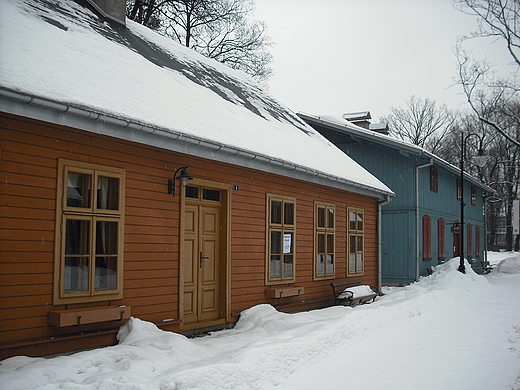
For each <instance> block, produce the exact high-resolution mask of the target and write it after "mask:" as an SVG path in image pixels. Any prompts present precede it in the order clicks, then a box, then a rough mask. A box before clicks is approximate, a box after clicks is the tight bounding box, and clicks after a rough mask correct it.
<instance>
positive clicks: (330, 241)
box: [314, 203, 335, 278]
mask: <svg viewBox="0 0 520 390" xmlns="http://www.w3.org/2000/svg"><path fill="white" fill-rule="evenodd" d="M314 226H315V235H314V259H315V264H314V276H315V277H316V278H327V277H333V276H334V262H335V254H334V246H335V245H334V241H335V238H334V237H335V207H334V205H331V204H323V203H315V204H314Z"/></svg>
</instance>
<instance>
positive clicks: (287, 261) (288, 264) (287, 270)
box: [283, 255, 294, 278]
mask: <svg viewBox="0 0 520 390" xmlns="http://www.w3.org/2000/svg"><path fill="white" fill-rule="evenodd" d="M293 257H294V256H293V255H284V256H283V276H284V278H290V277H292V276H293Z"/></svg>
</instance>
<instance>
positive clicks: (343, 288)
mask: <svg viewBox="0 0 520 390" xmlns="http://www.w3.org/2000/svg"><path fill="white" fill-rule="evenodd" d="M330 286H331V287H332V291H333V293H334V304H335V305H347V306H356V305H360V304H364V303H368V302H370V301H372V302H373V301H375V299H376V296H377V292H376V291H375V290H374V288H373V287H370V286H366V287H367V288H366V289H365V290H368V291H364V292H363V293H362V295H359V293H358V292H357V291H355V290H356V289H357V287H361V286H364V285H363V282H362V281H361V279H347V280H343V281H340V282H333V283H331V284H330ZM349 288H350V289H351V291H349ZM358 290H359V289H358Z"/></svg>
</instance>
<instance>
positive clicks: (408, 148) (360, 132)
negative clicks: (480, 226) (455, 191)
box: [297, 112, 495, 194]
mask: <svg viewBox="0 0 520 390" xmlns="http://www.w3.org/2000/svg"><path fill="white" fill-rule="evenodd" d="M297 115H298V116H299V117H300V118H301V119H303V120H304V121H305V122H307V123H309V124H316V125H320V126H323V127H328V128H330V129H333V130H336V131H339V132H342V133H345V134H349V135H351V136H353V137H354V138H356V139H366V140H369V141H371V142H374V143H378V144H381V145H385V146H388V147H391V148H394V149H398V150H399V152H400V153H401V154H403V155H410V154H413V155H419V156H421V157H424V158H425V159H427V160H432V161H433V162H434V163H435V164H436V165H438V166H440V167H442V168H445V169H446V170H448V171H451V172H453V173H455V174H457V175H459V176H460V168H458V167H456V166H455V165H453V164H450V163H449V162H447V161H445V160H443V159H442V158H440V157H438V156H436V155H435V154H433V153H431V152H428V151H427V150H425V149H423V148H421V147H419V146H417V145H413V144H409V143H406V142H404V141H400V140H398V139H395V138H392V137H389V136H387V135H384V134H380V133H377V132H374V131H371V130H366V129H363V128H361V127H359V126H356V125H353V124H351V123H348V122H347V123H345V124H342V123H336V122H333V121H330V120H328V119H326V118H322V117H319V116H313V115H309V114H304V113H301V112H299V113H298V114H297ZM464 180H467V181H469V182H471V183H473V184H475V185H476V186H478V187H480V188H481V189H482V190H483V191H484V192H487V193H490V194H493V193H495V190H493V189H492V188H491V187H489V186H487V185H485V184H483V183H482V182H480V181H479V180H478V179H476V178H474V177H473V176H471V175H469V174H468V173H466V172H464Z"/></svg>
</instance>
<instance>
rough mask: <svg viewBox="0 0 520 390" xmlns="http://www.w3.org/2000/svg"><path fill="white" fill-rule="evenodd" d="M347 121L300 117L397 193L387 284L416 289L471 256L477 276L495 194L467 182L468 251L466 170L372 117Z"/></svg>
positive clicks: (386, 227)
mask: <svg viewBox="0 0 520 390" xmlns="http://www.w3.org/2000/svg"><path fill="white" fill-rule="evenodd" d="M357 114H358V115H350V116H349V114H345V115H344V116H343V117H341V118H334V117H329V116H326V117H323V116H321V117H318V116H312V115H307V114H303V113H300V114H298V115H299V116H300V117H301V118H302V119H303V120H304V121H306V122H307V123H308V124H309V125H311V126H312V127H313V128H315V129H316V130H317V131H318V132H320V133H321V134H322V135H324V136H325V137H326V138H328V139H329V140H330V141H332V142H333V143H334V144H335V145H336V146H338V147H339V148H340V149H341V150H343V152H345V153H346V154H348V155H349V156H350V157H352V158H353V159H354V160H355V161H356V162H358V163H359V164H361V165H362V166H363V167H364V168H365V169H367V170H368V171H369V172H370V173H372V174H373V175H374V176H376V177H377V178H378V179H380V180H381V181H383V182H384V183H385V184H386V185H387V186H388V187H390V188H391V189H392V190H393V191H394V192H395V194H396V195H395V197H394V198H393V200H392V202H390V203H388V204H386V205H384V206H383V207H382V215H381V236H382V239H381V241H382V242H381V254H380V255H381V262H382V267H381V273H382V275H381V279H382V282H383V284H387V285H402V284H409V283H411V282H413V281H416V280H418V279H419V277H420V276H426V275H427V274H428V269H429V268H430V267H432V266H436V265H438V264H441V263H443V262H445V261H447V260H449V259H451V258H453V257H458V256H460V251H461V250H463V251H464V252H463V253H464V256H465V258H466V259H468V261H469V262H470V264H471V266H472V268H473V269H474V270H475V271H476V272H480V271H481V267H482V266H481V262H482V261H484V260H485V259H484V257H485V242H486V240H485V230H486V229H485V196H486V194H489V193H491V192H492V189H491V188H489V187H487V186H485V185H483V184H482V183H480V182H479V181H478V180H477V179H475V178H474V177H472V176H469V175H467V174H465V176H464V181H463V182H464V191H463V194H464V202H465V203H466V206H465V210H464V226H463V229H465V230H464V245H463V246H464V248H461V245H460V229H461V227H460V223H459V222H460V204H461V200H460V170H459V168H458V167H455V166H453V165H451V164H449V163H447V162H446V161H444V160H443V159H441V158H439V157H437V156H435V155H434V154H432V153H430V152H428V151H426V150H425V149H423V148H420V147H418V146H415V145H412V144H409V143H406V142H403V141H400V140H397V139H395V138H392V137H390V136H388V135H387V134H388V128H385V126H382V127H381V126H377V125H370V124H369V122H368V119H370V114H369V113H368V112H365V113H357Z"/></svg>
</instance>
